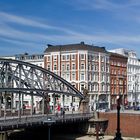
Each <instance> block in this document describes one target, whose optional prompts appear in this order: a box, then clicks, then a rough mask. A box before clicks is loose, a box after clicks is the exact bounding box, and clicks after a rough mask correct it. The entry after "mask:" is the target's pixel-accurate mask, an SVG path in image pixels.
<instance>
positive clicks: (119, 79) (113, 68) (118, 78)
mask: <svg viewBox="0 0 140 140" xmlns="http://www.w3.org/2000/svg"><path fill="white" fill-rule="evenodd" d="M127 59H128V58H127V57H125V56H123V55H120V54H117V53H110V95H111V108H112V109H114V108H115V109H116V104H117V103H116V101H117V96H118V95H122V105H123V107H124V105H125V104H126V103H127Z"/></svg>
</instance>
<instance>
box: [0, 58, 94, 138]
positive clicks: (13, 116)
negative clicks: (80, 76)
mask: <svg viewBox="0 0 140 140" xmlns="http://www.w3.org/2000/svg"><path fill="white" fill-rule="evenodd" d="M50 93H52V94H53V95H54V96H53V97H54V98H55V95H61V97H62V98H63V105H64V96H66V95H68V96H71V97H72V101H73V97H78V98H80V101H81V100H83V99H84V95H83V94H82V93H81V92H80V91H78V90H77V89H76V88H75V87H73V86H72V85H71V84H70V83H69V82H67V81H66V80H64V79H63V78H61V77H60V76H58V75H56V74H54V73H53V72H51V71H49V70H46V69H44V68H41V67H39V66H36V65H33V64H30V63H27V62H23V61H18V60H13V59H3V58H0V131H1V135H0V140H6V139H7V135H6V132H7V131H10V130H15V129H20V128H26V127H31V126H39V125H48V126H49V125H50V124H51V125H55V124H57V123H67V122H69V121H71V122H73V121H85V120H88V119H89V118H91V117H92V114H88V113H84V114H83V113H77V114H76V113H73V112H72V113H71V114H70V113H69V114H65V117H64V116H61V117H58V116H55V114H54V112H53V113H52V114H49V111H48V110H47V109H48V107H49V94H50ZM24 95H29V96H31V109H30V110H28V113H26V114H24V111H25V110H24V108H23V102H24ZM15 96H16V97H18V109H16V110H15V109H14V108H13V103H14V98H15ZM34 96H39V97H40V98H41V99H42V100H41V101H42V102H41V112H40V114H34V108H33V107H34V103H33V102H34V101H33V100H34ZM54 100H55V99H54ZM54 102H55V101H54ZM54 106H55V104H54ZM48 139H49V138H48Z"/></svg>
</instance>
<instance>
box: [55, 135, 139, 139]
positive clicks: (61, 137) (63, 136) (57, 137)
mask: <svg viewBox="0 0 140 140" xmlns="http://www.w3.org/2000/svg"><path fill="white" fill-rule="evenodd" d="M113 138H114V136H104V137H100V140H113ZM122 138H123V140H140V138H130V137H122ZM55 140H96V137H95V136H89V135H85V136H80V135H73V134H71V135H70V134H68V135H61V136H60V135H59V136H56V137H55Z"/></svg>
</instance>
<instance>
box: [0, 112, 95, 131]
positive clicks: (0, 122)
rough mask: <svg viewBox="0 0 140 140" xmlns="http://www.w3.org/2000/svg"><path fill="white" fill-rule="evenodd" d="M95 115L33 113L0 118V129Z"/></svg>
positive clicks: (86, 118)
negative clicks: (31, 114)
mask: <svg viewBox="0 0 140 140" xmlns="http://www.w3.org/2000/svg"><path fill="white" fill-rule="evenodd" d="M92 116H93V114H92V113H89V114H80V113H78V114H65V116H55V115H51V114H49V115H46V114H45V115H33V116H21V117H20V118H18V117H7V118H0V131H8V130H13V129H21V128H27V127H34V126H41V125H55V124H57V123H68V122H73V121H74V122H78V121H79V122H80V121H86V120H88V119H90V118H91V117H92Z"/></svg>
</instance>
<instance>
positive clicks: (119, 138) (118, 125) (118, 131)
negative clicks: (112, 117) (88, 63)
mask: <svg viewBox="0 0 140 140" xmlns="http://www.w3.org/2000/svg"><path fill="white" fill-rule="evenodd" d="M121 97H122V96H121V95H118V96H117V132H116V136H115V138H114V139H113V140H123V139H122V137H121V132H120V108H121V107H120V100H121Z"/></svg>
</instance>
